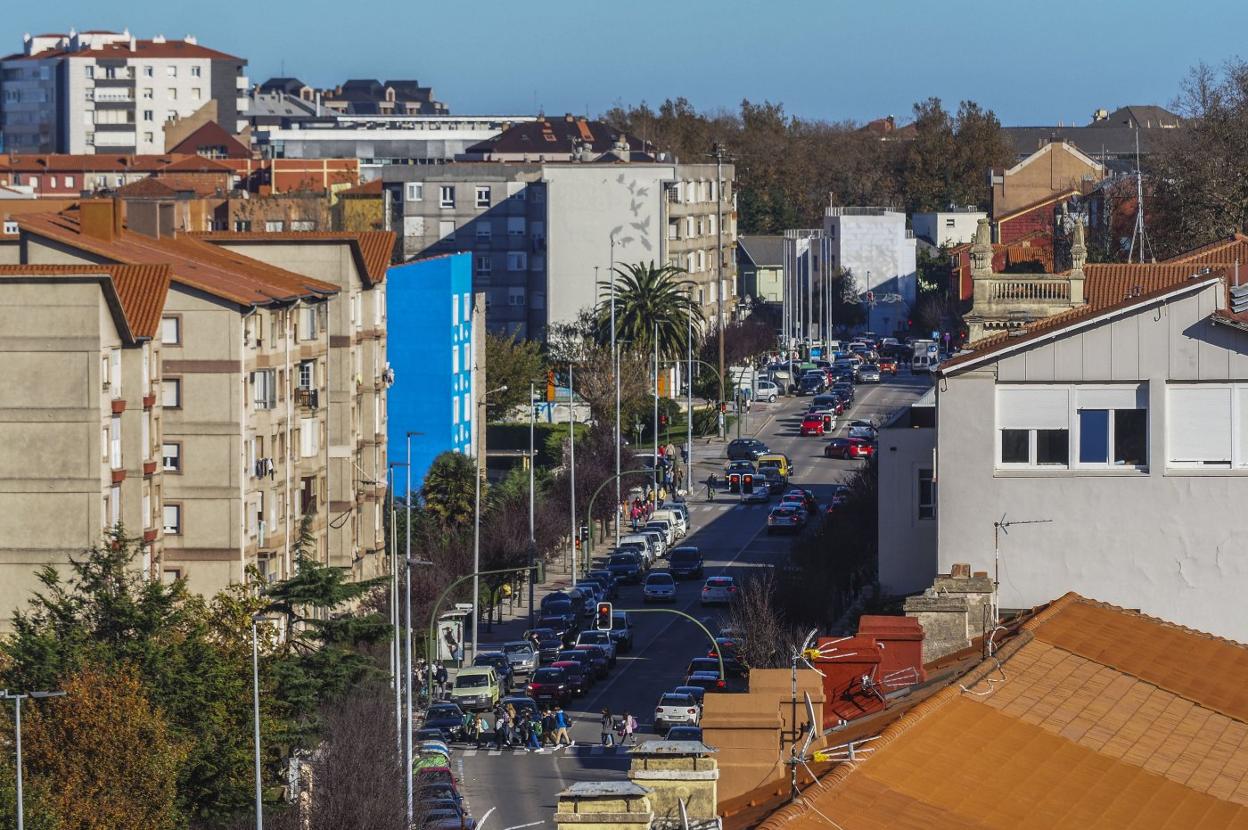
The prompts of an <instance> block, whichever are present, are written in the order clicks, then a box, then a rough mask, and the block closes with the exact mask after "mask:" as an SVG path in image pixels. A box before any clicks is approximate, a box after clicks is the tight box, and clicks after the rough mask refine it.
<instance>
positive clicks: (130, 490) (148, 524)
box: [0, 245, 171, 629]
mask: <svg viewBox="0 0 1248 830" xmlns="http://www.w3.org/2000/svg"><path fill="white" fill-rule="evenodd" d="M14 252H15V246H9V245H6V246H4V248H3V251H0V255H3V258H4V259H6V260H8V259H10V258H11V257H10V256H9V255H11V254H12V253H14ZM170 276H171V269H170V267H169V266H168V265H138V266H134V265H17V264H0V352H2V353H3V359H0V383H3V388H4V389H5V394H4V396H3V403H2V404H0V442H3V444H4V447H5V451H4V452H3V453H0V479H2V480H3V481H4V487H3V489H2V491H0V629H7V628H8V627H9V626H10V623H11V620H12V616H13V612H14V610H16V609H18V608H20V607H22V605H23V604H24V602H25V600H26V599H27V598H28V597H29V596H30V595H31V593H32V592H34V591H36V590H39V589H40V588H41V585H40V583H39V581H38V572H39V570H40V569H42V568H43V567H45V566H49V565H50V566H52V567H54V568H56V569H57V570H59V571H67V570H68V565H69V560H70V557H71V556H80V555H81V553H82V551H83V550H86V549H87V548H89V547H91V546H92V545H93V544H95V543H97V542H98V541H99V540H100V539H101V537H102V535H103V533H104V532H105V530H106V529H109V528H114V527H118V526H120V527H122V528H124V530H125V532H126V534H127V535H128V536H131V537H133V538H136V539H141V540H142V542H143V553H142V556H141V558H139V559H138V560H136V561H135V562H134V563H133V565H134V567H135V568H137V569H139V570H140V571H141V572H142V573H143V574H145V575H147V576H149V577H156V576H158V575H159V570H160V562H159V551H160V550H161V547H162V537H163V533H162V525H161V520H160V519H161V510H160V506H161V504H162V478H163V472H162V469H161V464H160V449H161V438H160V436H161V434H162V426H161V420H162V419H161V414H162V413H161V405H160V399H159V395H158V394H157V391H158V388H159V377H160V375H159V366H160V339H159V337H158V336H157V335H158V331H159V328H160V315H161V309H162V307H163V306H164V304H165V299H166V296H167V294H168V291H169V284H170Z"/></svg>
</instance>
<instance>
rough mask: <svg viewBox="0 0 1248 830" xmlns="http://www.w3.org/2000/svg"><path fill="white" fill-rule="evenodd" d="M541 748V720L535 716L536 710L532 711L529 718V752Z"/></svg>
mask: <svg viewBox="0 0 1248 830" xmlns="http://www.w3.org/2000/svg"><path fill="white" fill-rule="evenodd" d="M541 748H542V720H541V718H539V717H538V716H537V709H534V710H533V714H532V715H530V716H529V740H528V749H529V750H534V749H537V750H540V749H541Z"/></svg>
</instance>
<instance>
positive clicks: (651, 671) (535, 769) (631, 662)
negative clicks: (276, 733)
mask: <svg viewBox="0 0 1248 830" xmlns="http://www.w3.org/2000/svg"><path fill="white" fill-rule="evenodd" d="M929 386H930V380H929V379H928V378H927V377H919V378H912V377H910V376H908V375H902V376H899V377H898V378H896V379H890V380H889V381H887V382H886V383H882V384H879V385H863V386H860V387H859V388H858V390H857V400H856V401H855V402H854V405H853V407H852V408H851V409H850V411H849V412H848V413H847V414H846V415H845V416H843V417H842V418H841V423H842V424H847V423H848V422H849V421H850V420H852V419H864V420H866V419H875V420H876V421H877V422H878V421H880V420H883V419H884V418H885V417H887V415H888V414H890V413H891V412H893V411H894V410H896V409H897V408H898V407H900V406H903V405H905V404H907V403H909V402H911V401H913V400H914V399H916V398H917V397H918V396H919V395H920V394H922V392H923V391H925V390H926V389H927V388H928V387H929ZM809 401H810V399H809V398H796V399H795V398H791V397H790V398H780V399H779V400H778V401H777V402H776V403H775V404H770V405H769V404H756V405H755V406H754V411H753V413H752V414H751V416H750V418H749V419H748V420H747V422H746V423H745V424H743V432H742V434H743V435H745V434H755V435H756V436H757V437H759V438H760V439H762V440H763V441H764V442H765V443H766V444H767V445H768V446H769V447H770V448H771V449H773V450H776V451H779V452H784V453H786V454H787V455H788V456H789V457H790V458H791V459H792V460H793V462H794V463H795V465H796V468H797V473H796V475H795V476H794V477H793V479H792V483H793V484H795V485H800V486H803V487H806V488H809V489H811V490H813V491H814V492H815V494H816V496H818V497H819V498H820V500H821V501H823V500H825V498H826V488H827V486H828V485H830V484H834V483H836V482H838V481H840V480H842V479H843V478H845V477H846V476H847V475H848V474H849V473H850V472H852V470H853V469H855V468H857V467H859V466H860V465H861V464H862V463H863V462H860V461H841V460H834V459H827V458H824V457H823V445H824V443H826V439H819V438H814V437H806V438H803V437H802V436H800V435H799V434H798V425H799V423H800V422H801V415H802V413H803V412H804V411H805V409H806V407H807V405H808V404H809ZM844 430H845V427H844V426H842V427H841V428H840V430H838V434H840V433H843V432H844ZM733 437H735V430H734V436H733ZM694 457H695V468H694V476H695V480H705V478H706V476H707V475H708V474H709V473H710V472H711V471H712V470H714V471H715V472H716V473H717V474H718V473H722V472H723V467H724V464H725V463H726V457H725V456H724V445H723V444H722V443H718V442H713V443H710V444H702V443H699V444H698V445H697V446H696V447H695V452H694ZM769 509H770V505H743V504H740V503H739V502H738V501H736V497H730V496H729V495H727V494H724V493H721V494H719V495H718V496H717V500H716V501H715V502H711V503H708V502H706V500H705V488H700V489H697V490H695V491H694V492H693V493H692V494H691V496H690V512H691V519H692V523H693V527H692V529H691V532H690V534H689V535H688V536H687V537H686V538H685V539H684V540H683V542H682V544H686V545H696V546H698V547H699V548H701V550H702V554H703V557H704V558H705V560H706V576H713V575H716V574H731V575H733V576H735V577H737V579H738V581H740V580H741V579H742V578H743V577H744V576H745V575H746V574H748V572H749V570H750V569H751V568H756V567H759V566H764V565H768V564H771V563H774V562H775V561H777V559H778V558H779V557H781V556H783V554H784V552H785V551H786V550H787V548H788V545H789V544H790V540H789V538H788V537H784V536H775V537H772V536H768V535H767V533H766V516H767V511H768V510H769ZM596 553H600V554H604V553H606V551H605V550H598V551H596ZM701 586H702V580H700V579H693V580H685V581H681V582H680V583H679V587H678V589H677V600H676V602H675V603H673V604H672V605H671V606H667V607H674V608H677V609H679V610H682V611H685V612H686V613H689V614H692V615H693V616H694V617H696V618H698V619H700V620H702V621H703V622H704V623H711V624H709V625H708V627H710V628H711V629H712V631H714V630H715V627H714V623H717V622H718V621H719V620H720V619H721V617H722V616H723V614H724V612H723V610H722V609H704V608H702V607H701V606H700V603H699V598H700V592H701ZM643 607H645V606H643V604H642V602H641V589H640V588H639V587H637V586H627V587H625V588H623V589H622V590H621V592H620V596H619V598H618V599H617V600H615V608H616V609H620V610H625V609H634V608H643ZM633 622H634V635H633V636H634V645H633V650H632V652H631V653H630V654H627V655H621V656H620V658H619V660H618V663H617V665H616V667H615V669H614V670H613V671H612V672H611V674H610V675H609V676H608V677H607V679H606V680H603V681H600V682H599V683H598V684H596V685H595V686H594V687H593V688H592V689H591V690H590V691H589V693H588V694H587V695H586V696H585V697H583V698H580V699H579V700H576V701H575V702H574V703H573V704H572V706H571V707H570V708H571V711H572V715H573V718H574V719H575V723H574V725H573V727H572V730H571V732H572V737H573V738H574V739H575V741H576V746H574V747H572V748H568V749H559V750H551V749H546V750H543V751H542V752H540V753H527V752H525V751H523V750H520V751H515V750H502V751H501V752H500V751H497V750H484V749H483V750H472V749H462V748H460V749H456V750H455V751H454V753H453V754H454V756H455V757H454V758H453V763H454V764H455V766H456V768H457V769H456V772H457V775H458V777H459V779H460V781H461V784H460V786H461V791H462V792H463V794H464V798H465V801H466V802H467V806H468V808H469V812H470V813H471V814H472V815H473V816H475V817H476V818H477V820H478V822H479V823H481V824H483V825H484V828H485V830H519V828H528V827H540V826H542V825H544V824H545V825H550V824H551V816H552V814H553V813H554V810H555V800H556V795H557V794H558V793H559V792H560V791H561V790H563V789H565V788H566V787H568V786H570V785H571V784H573V783H575V782H577V781H599V780H615V779H621V778H623V777H624V775H625V772H626V771H627V769H628V763H629V759H628V753H627V750H624V749H619V748H607V747H602V746H600V745H599V743H598V742H599V733H600V730H599V712H600V711H601V710H602V708H603V707H607V708H609V709H610V710H611V712H612V714H613V715H615V716H617V717H618V716H620V715H621V714H623V713H624V712H631V713H632V714H633V716H634V717H636V718H637V720H638V721H639V722H640V723H641V729H640V730H639V734H638V739H639V740H646V739H648V738H653V737H656V736H657V735H659V732H658V731H656V730H655V729H654V728H653V725H652V724H651V716H652V714H653V712H654V704H655V702H656V701H657V700H658V698H659V696H660V695H661V694H662V693H663V692H664V691H667V690H669V689H671V688H672V687H673V686H677V685H680V683H681V682H682V680H683V677H684V670H685V667H686V666H687V665H688V661H689V660H690V658H692V657H700V656H703V655H705V654H706V652H707V650H708V649H709V647H710V646H709V643H708V642H707V641H706V636H705V635H704V634H703V633H702V632H701V631H700V630H698V628H697V627H696V626H695V625H693V624H692V623H690V622H688V621H686V620H684V619H681V618H679V617H677V616H675V615H669V614H651V613H644V614H635V615H634V621H633ZM512 628H514V629H515V630H514V631H513V630H511V629H512ZM522 633H523V622H522V621H516V622H512V623H508V624H506V625H505V626H504V629H503V630H499V631H496V632H495V633H494V634H493V636H492V638H491V639H492V640H493V641H495V642H502V641H504V640H510V639H519V637H520V636H521V634H522Z"/></svg>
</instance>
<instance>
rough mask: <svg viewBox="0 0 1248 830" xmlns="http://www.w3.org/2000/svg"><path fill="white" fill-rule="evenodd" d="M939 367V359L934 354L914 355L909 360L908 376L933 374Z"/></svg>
mask: <svg viewBox="0 0 1248 830" xmlns="http://www.w3.org/2000/svg"><path fill="white" fill-rule="evenodd" d="M939 366H940V357H939V356H938V355H934V354H916V355H915V356H914V357H912V358H910V374H912V375H921V374H924V373H928V372H935V371H936V370H937V368H939Z"/></svg>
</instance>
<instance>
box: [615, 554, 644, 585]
mask: <svg viewBox="0 0 1248 830" xmlns="http://www.w3.org/2000/svg"><path fill="white" fill-rule="evenodd" d="M607 570H609V571H610V572H611V575H612V576H614V577H615V578H616V579H617V580H619V581H620V582H624V583H631V584H636V583H638V582H641V571H642V568H641V557H639V556H638V555H637V554H635V553H616V554H613V555H612V556H611V558H610V559H609V560H607Z"/></svg>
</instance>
